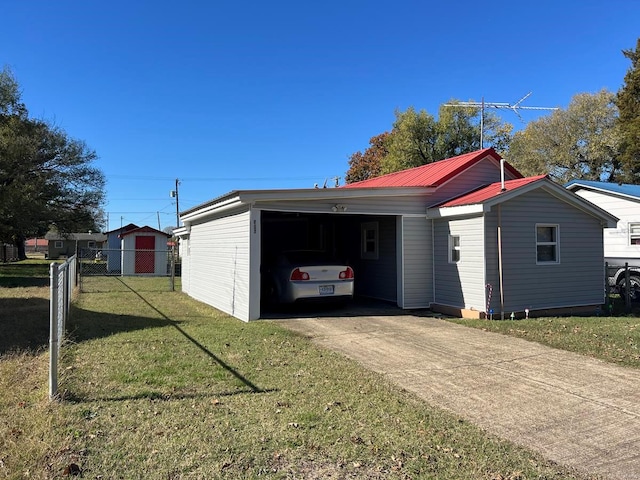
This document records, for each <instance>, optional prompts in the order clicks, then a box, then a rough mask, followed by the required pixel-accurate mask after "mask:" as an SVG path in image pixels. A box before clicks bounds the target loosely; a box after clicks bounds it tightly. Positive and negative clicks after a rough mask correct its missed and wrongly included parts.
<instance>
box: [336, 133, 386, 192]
mask: <svg viewBox="0 0 640 480" xmlns="http://www.w3.org/2000/svg"><path fill="white" fill-rule="evenodd" d="M388 138H389V132H384V133H381V134H380V135H376V136H375V137H371V139H370V140H369V147H368V148H367V149H366V150H365V151H364V152H356V153H354V154H352V155H351V156H350V157H349V170H348V171H347V174H346V176H345V180H346V182H347V183H353V182H360V181H362V180H367V179H369V178H373V177H377V176H378V175H380V172H381V168H382V159H383V158H384V157H385V156H386V155H387V153H388V150H387V146H386V142H387V139H388Z"/></svg>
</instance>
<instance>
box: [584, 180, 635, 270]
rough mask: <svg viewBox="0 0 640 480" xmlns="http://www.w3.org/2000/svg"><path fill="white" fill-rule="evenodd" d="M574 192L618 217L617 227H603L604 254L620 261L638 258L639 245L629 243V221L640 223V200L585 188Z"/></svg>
mask: <svg viewBox="0 0 640 480" xmlns="http://www.w3.org/2000/svg"><path fill="white" fill-rule="evenodd" d="M576 193H577V194H578V195H580V196H581V197H583V198H585V199H587V200H589V201H590V202H591V203H593V204H595V205H597V206H599V207H600V208H602V209H603V210H606V211H607V212H609V213H611V214H612V215H615V216H616V217H618V218H619V219H620V220H619V221H618V226H617V228H605V229H604V256H605V257H607V258H608V259H620V260H622V261H633V260H634V259H636V260H640V245H630V244H629V223H640V201H634V200H631V199H627V198H622V197H619V196H616V195H613V194H607V193H603V192H595V191H592V190H587V189H579V190H577V191H576Z"/></svg>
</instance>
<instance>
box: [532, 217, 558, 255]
mask: <svg viewBox="0 0 640 480" xmlns="http://www.w3.org/2000/svg"><path fill="white" fill-rule="evenodd" d="M541 227H542V228H548V227H551V228H553V229H554V230H555V241H553V242H539V241H538V228H541ZM534 235H535V241H536V265H557V264H559V263H560V225H559V224H557V223H536V227H535V230H534ZM549 245H552V246H554V247H555V260H540V258H539V256H538V247H540V246H549Z"/></svg>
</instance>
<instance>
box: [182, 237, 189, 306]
mask: <svg viewBox="0 0 640 480" xmlns="http://www.w3.org/2000/svg"><path fill="white" fill-rule="evenodd" d="M180 251H181V253H182V256H181V257H180V261H181V266H180V268H181V271H180V281H181V284H182V291H183V292H184V293H186V294H189V288H190V286H191V249H190V243H189V235H187V236H185V237H182V238H181V239H180Z"/></svg>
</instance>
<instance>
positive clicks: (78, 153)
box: [0, 68, 105, 258]
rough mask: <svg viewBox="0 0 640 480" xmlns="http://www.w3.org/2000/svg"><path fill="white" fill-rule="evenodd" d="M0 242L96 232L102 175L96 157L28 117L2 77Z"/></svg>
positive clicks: (10, 81)
mask: <svg viewBox="0 0 640 480" xmlns="http://www.w3.org/2000/svg"><path fill="white" fill-rule="evenodd" d="M0 101H1V102H2V104H0V242H6V243H13V244H14V245H16V246H18V248H19V250H20V256H21V257H22V258H24V257H25V252H24V240H25V239H26V238H28V237H29V236H36V235H43V234H44V233H46V231H47V230H48V229H49V228H51V227H55V228H56V229H57V230H58V231H59V232H61V233H63V234H64V233H71V232H74V231H76V232H77V231H88V230H96V231H97V230H99V228H100V226H101V219H102V218H103V215H102V209H101V205H102V203H103V198H104V185H105V180H104V175H103V174H102V172H101V171H100V170H98V169H97V168H95V167H93V166H92V162H93V161H94V160H95V159H96V158H97V156H96V153H95V151H93V150H91V149H89V148H88V147H87V146H86V144H85V143H84V142H82V141H80V140H76V139H73V138H70V137H69V136H68V135H67V134H66V132H64V131H63V130H62V129H60V128H57V127H55V126H52V125H50V124H48V123H47V122H45V121H42V120H37V119H32V118H29V117H28V113H27V109H26V108H25V107H24V104H22V102H21V98H20V92H19V89H18V84H17V82H16V80H15V78H14V76H13V74H12V73H11V72H10V71H9V70H8V69H6V68H5V69H4V70H3V71H2V72H0Z"/></svg>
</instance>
